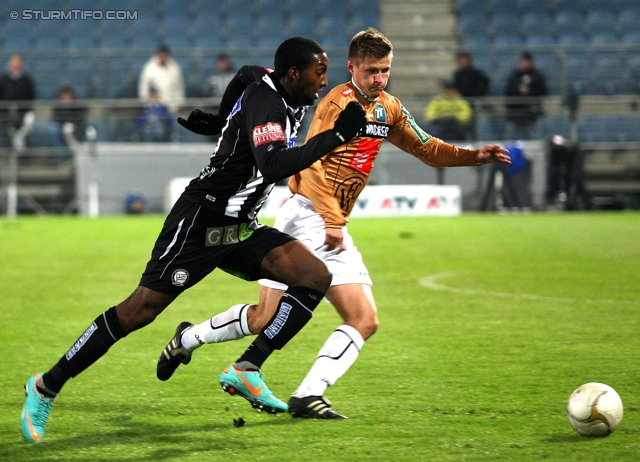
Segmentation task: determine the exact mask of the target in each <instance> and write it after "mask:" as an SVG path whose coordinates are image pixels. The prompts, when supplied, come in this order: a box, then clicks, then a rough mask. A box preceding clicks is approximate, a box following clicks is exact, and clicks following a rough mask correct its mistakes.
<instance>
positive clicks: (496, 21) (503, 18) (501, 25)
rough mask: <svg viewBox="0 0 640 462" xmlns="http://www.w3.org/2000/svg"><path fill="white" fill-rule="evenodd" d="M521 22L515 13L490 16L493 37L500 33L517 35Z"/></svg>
mask: <svg viewBox="0 0 640 462" xmlns="http://www.w3.org/2000/svg"><path fill="white" fill-rule="evenodd" d="M521 22H522V21H521V18H520V16H519V15H518V14H516V13H496V14H493V15H491V24H492V25H493V33H494V35H497V34H500V33H502V34H505V33H513V32H518V33H519V32H520V23H521Z"/></svg>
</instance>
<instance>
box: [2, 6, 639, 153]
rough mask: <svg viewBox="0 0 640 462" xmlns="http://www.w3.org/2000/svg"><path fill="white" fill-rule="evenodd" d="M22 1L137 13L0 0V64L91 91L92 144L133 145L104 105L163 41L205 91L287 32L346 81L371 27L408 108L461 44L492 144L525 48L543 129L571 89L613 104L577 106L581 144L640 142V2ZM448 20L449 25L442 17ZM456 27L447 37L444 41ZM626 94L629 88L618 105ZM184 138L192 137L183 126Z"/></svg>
mask: <svg viewBox="0 0 640 462" xmlns="http://www.w3.org/2000/svg"><path fill="white" fill-rule="evenodd" d="M29 8H31V9H32V10H41V11H42V12H43V14H45V15H46V14H47V13H48V12H51V11H70V10H82V11H91V10H95V11H102V12H104V11H107V10H111V11H117V10H120V11H128V12H131V13H133V12H135V13H136V19H132V20H111V21H107V20H104V21H97V20H92V19H85V20H81V19H75V20H66V21H65V20H43V19H32V20H23V19H17V20H13V19H11V18H10V12H11V11H18V12H23V10H24V9H25V5H24V2H21V1H19V0H4V1H3V2H1V3H0V65H2V66H4V65H5V63H6V62H7V61H8V59H9V57H10V56H11V55H12V54H14V53H20V54H21V55H22V56H23V57H24V59H25V70H26V71H27V72H29V73H30V74H31V75H32V76H33V77H34V80H35V82H36V89H37V95H38V98H39V99H42V100H45V102H46V101H49V102H52V100H55V99H56V98H57V96H58V92H59V89H60V87H62V86H63V85H72V86H73V88H74V89H75V91H76V94H77V96H78V97H79V98H81V99H99V100H100V101H96V102H95V103H96V104H95V106H94V107H95V108H97V109H96V110H95V111H93V112H92V115H91V116H90V118H91V120H90V122H92V123H93V125H94V126H95V127H96V128H97V131H98V140H99V141H132V140H136V136H137V135H136V128H135V126H134V124H133V123H132V118H131V115H130V114H129V113H128V112H127V111H126V110H125V109H122V108H120V107H118V105H117V104H116V107H115V108H111V109H110V108H108V106H109V104H110V103H109V101H111V102H114V101H115V100H119V99H123V98H130V100H129V101H130V104H133V101H134V99H135V98H136V97H137V85H136V82H137V79H138V76H139V74H140V71H141V69H142V67H143V65H144V63H145V62H146V61H147V59H149V57H150V56H151V55H152V54H154V53H155V52H156V51H157V48H158V46H159V45H160V44H166V45H168V46H169V47H171V50H172V56H173V58H175V59H176V60H177V61H178V62H179V63H180V65H181V66H182V69H183V73H184V76H185V81H186V85H187V97H189V98H202V96H203V95H202V89H203V87H204V83H205V80H206V78H207V77H208V76H210V75H211V74H212V73H214V72H215V57H216V55H218V54H219V53H221V52H224V53H227V54H228V55H229V56H230V58H231V61H232V63H233V64H234V66H235V67H236V68H237V67H240V66H241V65H243V64H246V63H255V64H260V65H264V66H269V67H272V65H273V54H274V52H275V49H276V47H277V46H278V44H279V43H281V42H282V40H284V39H285V38H287V37H290V36H294V35H302V36H306V37H310V38H314V39H316V40H318V41H319V42H320V43H322V44H323V45H324V46H325V48H326V49H327V51H328V53H329V56H330V58H331V66H330V69H329V85H330V86H333V85H336V84H338V83H340V82H343V81H346V80H347V79H348V78H349V76H348V73H347V72H346V69H345V65H344V63H345V62H346V57H347V46H348V42H349V39H350V37H351V36H352V35H353V34H354V33H356V32H357V31H359V30H362V29H364V28H366V27H368V26H373V27H376V28H379V29H381V30H382V31H383V32H385V33H386V34H387V35H389V37H390V38H391V39H392V41H393V42H394V45H395V49H396V55H395V61H394V77H393V78H392V81H391V84H390V91H391V92H392V93H394V94H397V95H398V96H400V97H401V98H402V100H403V102H405V106H407V107H409V105H412V107H411V108H410V109H411V111H412V112H413V113H414V114H416V108H418V107H421V106H418V104H420V105H422V106H423V105H424V104H426V101H427V100H426V98H427V97H429V96H432V95H433V94H435V92H434V90H433V89H434V88H439V87H440V83H441V82H439V81H437V79H441V78H442V77H443V76H447V77H448V76H450V72H451V70H452V69H453V65H454V64H453V55H454V53H455V51H456V50H457V49H458V48H465V49H467V50H469V51H471V53H472V54H473V57H474V63H475V65H476V66H477V67H479V68H480V69H482V70H483V71H484V72H486V73H487V74H489V76H490V77H491V87H490V97H489V98H488V99H487V102H486V104H480V105H479V107H480V112H479V116H478V118H477V119H478V120H477V123H478V127H477V133H478V137H479V138H482V139H500V137H501V136H502V135H503V132H502V128H503V127H502V124H501V122H502V119H500V117H502V116H503V114H502V113H501V112H500V110H497V111H496V112H492V111H494V109H495V108H497V107H498V106H500V107H502V100H500V97H501V96H502V94H503V90H504V86H505V83H506V80H507V78H508V76H509V74H510V72H511V71H512V70H513V68H514V67H516V66H517V62H518V58H519V56H520V54H521V53H522V51H524V50H529V51H532V52H533V55H534V62H535V65H536V67H538V68H539V69H540V70H541V71H542V72H543V73H544V74H545V76H546V77H547V82H548V86H549V90H550V94H551V96H550V101H552V103H551V104H550V107H555V110H552V111H549V112H548V113H547V116H546V117H544V118H543V120H542V121H541V123H540V124H539V126H538V128H537V136H538V137H540V138H545V137H548V136H549V135H550V134H555V133H557V134H562V135H563V136H565V137H567V138H569V137H571V135H572V133H571V131H572V128H571V126H570V122H569V116H568V114H567V113H566V111H565V110H564V109H563V108H562V104H561V102H562V100H563V99H564V98H565V97H566V96H567V95H568V94H571V93H577V94H578V95H579V96H580V97H581V98H582V99H583V100H585V98H586V100H589V101H598V104H600V103H602V102H603V101H604V102H606V101H608V98H612V99H613V100H614V101H615V104H612V105H609V106H607V105H606V104H604V105H603V106H602V107H604V108H605V109H602V110H601V109H600V106H598V109H593V108H594V107H596V106H597V105H594V106H592V108H591V109H590V110H589V109H586V110H585V109H583V107H582V106H581V108H580V112H579V113H578V114H577V124H576V125H575V127H574V128H575V130H576V132H577V136H578V138H579V139H580V141H584V142H592V143H602V142H624V143H630V142H640V117H639V116H638V114H636V113H635V111H637V110H640V109H638V108H633V107H632V106H633V104H635V103H634V102H635V101H636V100H637V98H636V95H640V0H608V1H604V2H603V1H602V0H433V1H427V0H406V1H403V0H378V1H370V0H315V1H313V2H311V1H309V0H216V1H212V0H184V1H179V0H126V1H125V0H110V1H108V2H107V1H106V0H68V1H61V0H36V1H34V2H32V3H31V4H30V5H29ZM431 12H434V14H430V13H431ZM435 13H437V14H435ZM438 15H440V16H438ZM448 16H450V17H452V23H451V24H449V23H448V22H446V21H441V20H440V19H439V18H446V17H448ZM434 18H436V19H434ZM450 31H453V36H454V39H453V41H447V39H446V38H443V37H445V35H446V34H447V33H450ZM411 34H414V35H411ZM415 34H421V35H419V38H418V39H416V38H415V37H416V36H415ZM434 37H435V38H437V39H439V40H441V42H435V41H433V39H434ZM425 44H426V46H425ZM425 56H427V58H425ZM424 59H429V60H428V61H426V63H425V61H422V60H424ZM445 61H446V63H444V62H445ZM443 63H444V64H443ZM407 95H409V96H407ZM625 95H631V96H633V98H630V99H631V101H632V102H631V103H628V104H626V106H625V102H624V101H625V98H624V96H625ZM412 97H413V98H412ZM492 98H493V99H492ZM554 98H555V99H554ZM598 98H600V99H598ZM194 101H199V102H200V103H202V102H205V103H207V104H209V105H210V106H211V107H215V103H216V102H215V101H213V100H204V99H199V100H198V99H195V100H194ZM187 109H188V108H187ZM419 111H420V112H421V109H419ZM44 112H45V113H46V111H44ZM129 112H131V111H129ZM420 112H418V113H420ZM127 117H128V118H127ZM179 140H180V141H184V142H192V141H193V142H195V141H200V139H199V138H198V137H196V136H191V135H189V134H181V136H180V139H179Z"/></svg>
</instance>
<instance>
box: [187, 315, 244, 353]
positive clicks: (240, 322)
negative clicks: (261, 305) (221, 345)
mask: <svg viewBox="0 0 640 462" xmlns="http://www.w3.org/2000/svg"><path fill="white" fill-rule="evenodd" d="M250 306H251V305H242V304H241V305H233V306H232V307H231V308H229V309H228V310H227V311H225V312H224V313H220V314H218V315H216V316H214V317H213V318H211V319H208V320H206V321H205V322H203V323H201V324H198V325H195V326H193V327H192V328H191V329H188V330H186V331H185V333H184V334H182V346H183V347H184V348H185V349H186V350H187V351H193V350H195V349H196V348H198V347H200V346H202V345H204V344H205V343H218V342H226V341H228V340H238V339H241V338H244V337H246V336H247V335H251V331H250V330H249V321H248V320H247V313H248V312H249V307H250Z"/></svg>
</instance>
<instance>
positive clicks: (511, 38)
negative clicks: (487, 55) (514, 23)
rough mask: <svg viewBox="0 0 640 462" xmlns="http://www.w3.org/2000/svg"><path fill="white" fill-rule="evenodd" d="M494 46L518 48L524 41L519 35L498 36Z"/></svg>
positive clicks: (494, 39)
mask: <svg viewBox="0 0 640 462" xmlns="http://www.w3.org/2000/svg"><path fill="white" fill-rule="evenodd" d="M493 44H494V45H495V46H498V47H503V46H504V47H516V46H520V45H523V44H524V39H523V38H522V36H521V35H520V34H517V33H515V32H514V33H505V34H496V35H494V37H493Z"/></svg>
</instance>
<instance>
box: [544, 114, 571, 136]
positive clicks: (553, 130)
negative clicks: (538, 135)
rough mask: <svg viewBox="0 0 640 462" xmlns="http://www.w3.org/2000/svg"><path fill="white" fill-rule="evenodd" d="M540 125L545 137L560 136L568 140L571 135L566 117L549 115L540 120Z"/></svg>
mask: <svg viewBox="0 0 640 462" xmlns="http://www.w3.org/2000/svg"><path fill="white" fill-rule="evenodd" d="M542 123H543V124H544V132H545V134H546V136H547V137H550V136H553V135H560V136H563V137H565V138H569V137H570V135H571V127H570V125H569V117H568V116H566V115H549V116H546V117H545V118H544V119H543V120H542Z"/></svg>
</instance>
